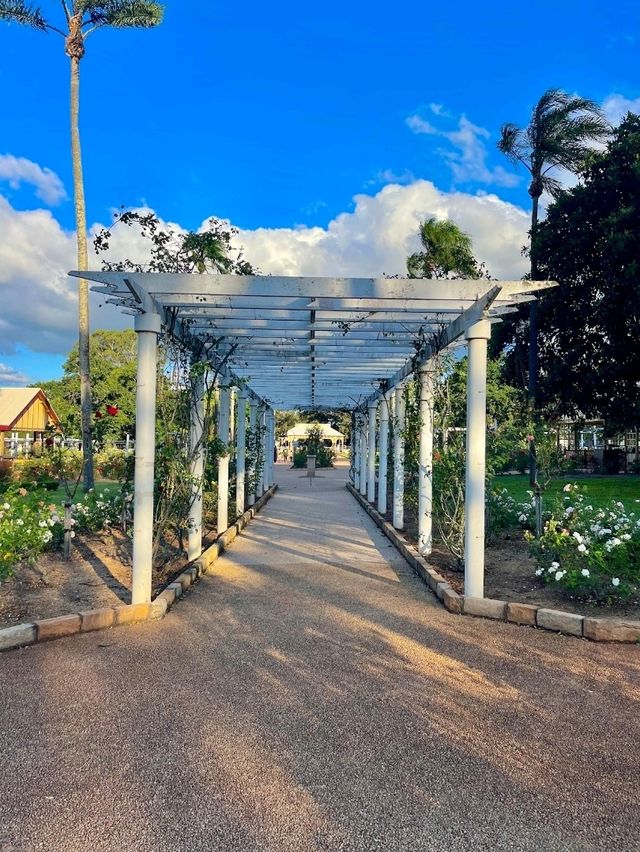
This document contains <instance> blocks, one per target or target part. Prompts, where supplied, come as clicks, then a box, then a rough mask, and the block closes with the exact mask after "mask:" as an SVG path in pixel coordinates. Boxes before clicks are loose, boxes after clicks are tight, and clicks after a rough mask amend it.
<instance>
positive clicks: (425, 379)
mask: <svg viewBox="0 0 640 852" xmlns="http://www.w3.org/2000/svg"><path fill="white" fill-rule="evenodd" d="M418 376H419V380H420V446H419V448H418V550H419V551H420V553H421V554H422V555H423V556H429V554H430V553H431V549H432V546H433V366H432V365H431V364H428V363H427V364H425V365H424V366H423V367H421V368H420V371H419V373H418Z"/></svg>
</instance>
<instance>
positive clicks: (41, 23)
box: [0, 0, 49, 32]
mask: <svg viewBox="0 0 640 852" xmlns="http://www.w3.org/2000/svg"><path fill="white" fill-rule="evenodd" d="M0 20H1V21H9V22H13V23H16V24H25V26H28V27H34V28H35V29H36V30H41V31H42V32H46V31H47V29H48V28H49V25H48V23H47V21H46V19H45V18H44V17H43V15H42V12H41V10H40V9H39V8H38V7H37V6H33V5H31V4H28V3H24V2H23V0H0Z"/></svg>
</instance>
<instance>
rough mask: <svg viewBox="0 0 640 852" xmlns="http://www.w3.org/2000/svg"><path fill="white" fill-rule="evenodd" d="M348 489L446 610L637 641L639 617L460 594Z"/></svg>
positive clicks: (557, 630)
mask: <svg viewBox="0 0 640 852" xmlns="http://www.w3.org/2000/svg"><path fill="white" fill-rule="evenodd" d="M347 490H348V491H350V492H351V494H353V496H354V497H355V498H356V500H357V501H358V503H360V505H361V506H362V508H363V509H364V510H365V511H366V512H367V514H368V515H370V517H371V518H372V520H373V521H375V523H376V524H377V526H379V527H380V529H381V530H382V531H383V533H384V534H385V535H386V536H387V538H388V539H389V540H390V541H391V542H392V544H393V545H394V546H395V547H396V548H397V549H398V550H399V551H400V553H401V554H402V555H403V556H404V558H405V559H406V560H407V562H408V563H409V564H410V565H411V567H412V568H413V570H414V571H415V572H416V574H418V576H419V577H420V578H421V579H422V580H423V581H424V582H425V583H426V584H427V586H429V588H430V589H431V590H432V591H433V592H434V594H435V595H436V596H437V598H438V600H440V601H442V603H443V604H444V606H445V607H446V608H447V609H448V610H449V612H453V613H456V614H458V615H475V616H480V617H481V618H494V619H497V620H498V621H508V622H511V623H512V624H521V625H527V626H529V627H538V628H541V629H543V630H551V631H553V632H554V633H566V634H568V635H569V636H579V637H581V638H584V639H591V640H593V641H594V642H640V621H626V620H623V619H617V618H590V617H589V616H583V615H578V614H577V613H574V612H564V611H562V610H557V609H545V608H544V607H538V606H534V605H532V604H525V603H515V602H507V601H498V600H494V599H492V598H472V597H469V596H467V595H459V594H458V593H457V592H456V591H455V590H454V589H453V588H452V587H451V585H450V584H449V583H448V582H447V581H446V580H445V578H444V577H443V576H442V575H441V574H438V572H437V571H436V570H435V569H434V568H431V567H430V566H429V564H428V563H427V561H426V559H424V557H422V556H421V555H420V554H419V552H418V550H417V549H416V548H415V547H414V546H413V545H412V544H409V542H408V541H406V539H405V538H404V536H402V535H401V533H399V532H398V531H397V530H396V529H394V527H393V526H392V525H391V524H390V523H389V522H388V521H386V520H385V519H384V518H383V517H382V515H381V514H380V513H379V512H378V511H377V509H375V508H374V507H373V506H372V505H371V503H369V501H368V500H367V499H366V498H365V497H363V496H362V494H360V493H359V492H358V491H357V490H356V489H355V488H354V487H353V485H352V484H351V483H350V482H347Z"/></svg>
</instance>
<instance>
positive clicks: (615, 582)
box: [611, 577, 620, 586]
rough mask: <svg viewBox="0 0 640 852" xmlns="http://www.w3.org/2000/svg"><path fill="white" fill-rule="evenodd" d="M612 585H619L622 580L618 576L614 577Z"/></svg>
mask: <svg viewBox="0 0 640 852" xmlns="http://www.w3.org/2000/svg"><path fill="white" fill-rule="evenodd" d="M611 585H612V586H619V585H620V580H619V579H618V578H617V577H614V578H613V580H612V581H611Z"/></svg>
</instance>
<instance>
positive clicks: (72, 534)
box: [71, 530, 76, 538]
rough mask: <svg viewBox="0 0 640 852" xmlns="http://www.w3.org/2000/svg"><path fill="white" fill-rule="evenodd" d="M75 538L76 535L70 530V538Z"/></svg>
mask: <svg viewBox="0 0 640 852" xmlns="http://www.w3.org/2000/svg"><path fill="white" fill-rule="evenodd" d="M75 537H76V534H75V533H74V531H73V530H71V538H75Z"/></svg>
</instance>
